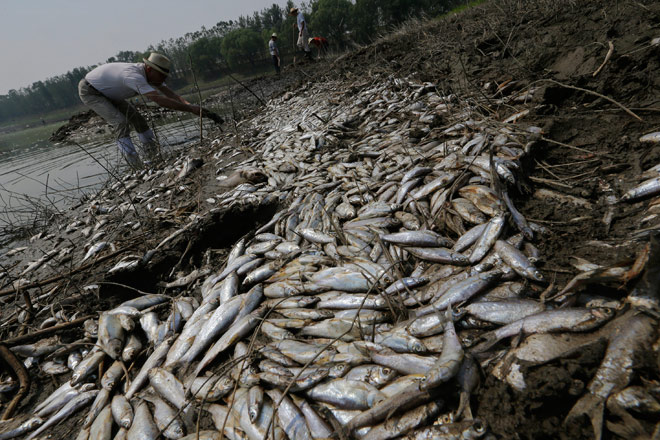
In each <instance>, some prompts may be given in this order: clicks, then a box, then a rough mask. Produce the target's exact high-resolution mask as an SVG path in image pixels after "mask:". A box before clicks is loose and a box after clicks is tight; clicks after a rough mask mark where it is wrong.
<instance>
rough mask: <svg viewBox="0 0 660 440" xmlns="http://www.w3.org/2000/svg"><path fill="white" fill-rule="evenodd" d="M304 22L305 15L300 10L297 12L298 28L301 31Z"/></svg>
mask: <svg viewBox="0 0 660 440" xmlns="http://www.w3.org/2000/svg"><path fill="white" fill-rule="evenodd" d="M304 22H305V16H304V15H303V13H302V12H298V30H299V31H302V28H303V23H304Z"/></svg>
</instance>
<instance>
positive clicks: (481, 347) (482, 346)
mask: <svg viewBox="0 0 660 440" xmlns="http://www.w3.org/2000/svg"><path fill="white" fill-rule="evenodd" d="M481 339H482V341H481V342H480V343H478V344H477V345H475V346H474V347H473V348H472V349H471V350H470V352H471V353H473V354H474V353H483V352H484V351H487V350H490V349H491V348H492V347H493V345H495V344H497V342H498V341H499V339H498V338H497V336H496V335H495V332H487V333H485V334H483V335H482V336H481Z"/></svg>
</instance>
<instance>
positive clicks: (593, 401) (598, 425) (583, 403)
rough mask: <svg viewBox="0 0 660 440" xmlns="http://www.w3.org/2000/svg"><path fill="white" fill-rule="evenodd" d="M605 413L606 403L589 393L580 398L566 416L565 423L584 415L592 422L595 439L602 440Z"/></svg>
mask: <svg viewBox="0 0 660 440" xmlns="http://www.w3.org/2000/svg"><path fill="white" fill-rule="evenodd" d="M604 412H605V401H604V400H603V399H602V398H601V397H599V396H596V395H595V394H592V393H589V394H586V395H584V396H582V397H581V398H580V400H578V401H577V402H576V403H575V405H574V406H573V408H571V411H570V412H569V413H568V415H567V416H566V420H565V421H564V423H567V422H570V421H571V420H574V419H576V418H578V417H580V416H582V415H586V416H588V417H589V419H590V420H591V426H592V427H593V429H594V438H595V439H596V440H601V438H602V437H603V413H604Z"/></svg>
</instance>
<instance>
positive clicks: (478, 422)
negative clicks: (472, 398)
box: [472, 420, 486, 434]
mask: <svg viewBox="0 0 660 440" xmlns="http://www.w3.org/2000/svg"><path fill="white" fill-rule="evenodd" d="M472 427H473V428H474V430H475V431H476V432H477V433H479V434H481V433H482V432H485V431H486V425H484V424H483V423H482V422H481V420H475V421H474V425H472Z"/></svg>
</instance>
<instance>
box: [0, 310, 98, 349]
mask: <svg viewBox="0 0 660 440" xmlns="http://www.w3.org/2000/svg"><path fill="white" fill-rule="evenodd" d="M90 318H94V316H93V315H87V316H83V317H82V318H78V319H74V320H73V321H69V322H64V323H62V324H57V325H54V326H52V327H48V328H45V329H43V330H38V331H36V332H33V333H28V334H27V335H24V336H18V337H16V338H11V339H7V340H5V341H2V344H5V345H8V346H12V345H16V344H21V343H23V342H28V341H32V340H33V339H39V338H41V337H43V336H48V335H50V334H52V333H57V332H58V331H60V330H65V329H67V328H71V327H75V326H77V325H79V324H82V323H83V322H85V321H87V320H88V319H90Z"/></svg>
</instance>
